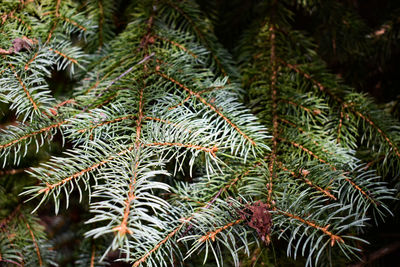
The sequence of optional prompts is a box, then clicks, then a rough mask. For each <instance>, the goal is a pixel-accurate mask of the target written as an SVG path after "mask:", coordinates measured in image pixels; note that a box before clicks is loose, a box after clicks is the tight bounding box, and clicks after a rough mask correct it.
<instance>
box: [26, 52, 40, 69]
mask: <svg viewBox="0 0 400 267" xmlns="http://www.w3.org/2000/svg"><path fill="white" fill-rule="evenodd" d="M37 56H38V53H35V54H34V55H33V57H32V58H31V59H30V60H29V61H28V62H27V63H26V64H25V70H28V69H29V65H30V64H31V63H32V62H33V61H34V60H35V58H36V57H37Z"/></svg>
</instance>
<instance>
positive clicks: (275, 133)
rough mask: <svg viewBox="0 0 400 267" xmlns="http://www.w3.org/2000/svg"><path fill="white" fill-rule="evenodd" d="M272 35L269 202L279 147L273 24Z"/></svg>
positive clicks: (268, 200)
mask: <svg viewBox="0 0 400 267" xmlns="http://www.w3.org/2000/svg"><path fill="white" fill-rule="evenodd" d="M269 31H270V33H271V36H270V47H271V51H270V53H271V68H272V74H271V88H270V90H271V100H272V127H273V131H272V136H273V137H272V151H271V162H270V165H269V172H270V178H269V184H268V186H267V187H268V197H267V202H268V203H271V201H272V199H271V198H272V190H273V188H272V186H273V184H272V182H273V181H274V180H276V178H277V177H276V172H275V161H276V153H277V149H278V140H277V138H278V114H277V108H278V105H277V94H278V92H277V88H276V82H277V72H278V71H277V65H276V55H275V27H274V26H273V25H271V27H270V29H269Z"/></svg>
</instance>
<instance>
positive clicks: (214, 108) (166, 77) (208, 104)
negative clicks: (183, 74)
mask: <svg viewBox="0 0 400 267" xmlns="http://www.w3.org/2000/svg"><path fill="white" fill-rule="evenodd" d="M156 73H157V74H158V75H160V76H161V77H163V78H165V79H167V80H169V81H171V82H173V83H174V84H176V85H178V86H179V87H181V88H182V89H184V90H185V91H186V92H188V93H189V95H193V96H195V97H196V98H197V99H198V100H200V102H202V103H203V104H204V105H206V106H208V107H209V108H210V109H211V110H213V111H214V112H215V113H217V114H218V115H219V116H220V117H221V118H222V119H223V120H225V121H226V122H227V123H228V124H229V125H231V126H232V127H233V128H234V129H235V130H236V131H237V132H238V133H239V134H240V135H242V136H243V137H244V138H245V139H247V140H248V141H249V142H250V143H251V144H252V145H253V146H256V143H255V142H254V141H253V140H252V139H251V138H250V137H249V136H247V135H246V134H245V133H244V132H243V131H242V130H240V129H239V127H238V126H236V125H235V124H233V123H232V122H231V121H230V120H229V119H228V118H227V117H226V116H225V115H224V114H222V113H221V111H219V110H218V109H217V108H216V107H215V106H213V105H211V104H210V103H208V102H207V101H206V100H205V99H204V98H203V97H201V96H200V94H199V93H196V92H193V91H192V90H191V89H189V88H188V87H187V86H185V85H183V84H182V83H180V82H179V81H177V80H175V79H174V78H171V77H169V76H168V75H166V74H164V73H161V72H158V71H157V72H156Z"/></svg>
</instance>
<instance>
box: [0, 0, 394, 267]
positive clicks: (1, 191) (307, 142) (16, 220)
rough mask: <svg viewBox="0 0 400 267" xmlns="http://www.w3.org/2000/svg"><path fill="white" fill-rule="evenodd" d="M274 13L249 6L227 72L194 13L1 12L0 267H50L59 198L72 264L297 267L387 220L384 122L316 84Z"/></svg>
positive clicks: (389, 132) (204, 22) (317, 71)
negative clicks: (268, 249)
mask: <svg viewBox="0 0 400 267" xmlns="http://www.w3.org/2000/svg"><path fill="white" fill-rule="evenodd" d="M290 4H292V3H291V1H287V3H286V2H285V1H267V2H266V3H261V4H260V5H259V6H257V8H258V9H259V10H260V13H262V14H263V16H262V18H260V19H256V20H254V23H253V24H252V25H251V27H250V28H249V30H247V31H246V33H245V34H244V36H243V38H242V39H241V41H240V44H239V45H238V47H237V48H236V50H235V53H236V59H237V60H236V61H235V60H234V59H233V58H232V56H231V55H230V54H229V53H228V52H227V51H226V50H225V49H224V48H223V46H222V45H221V44H220V43H219V42H218V39H217V38H216V36H215V35H214V33H213V25H212V21H215V20H216V18H215V16H216V14H212V15H211V16H210V17H211V19H209V18H207V17H206V16H205V15H204V14H203V13H202V12H201V11H200V7H199V6H198V5H197V4H196V3H195V2H194V1H169V0H160V1H150V0H146V1H129V4H126V3H123V4H122V1H121V2H119V1H117V2H116V3H115V5H113V4H112V3H111V1H104V0H103V1H102V0H97V1H91V0H90V1H83V2H82V3H80V2H79V1H72V0H57V1H46V0H42V1H29V0H26V1H21V2H18V3H15V2H13V1H10V2H4V4H2V5H1V7H0V8H1V10H0V12H1V13H2V16H1V18H2V20H1V28H0V31H1V33H2V34H1V37H0V48H1V50H0V52H1V61H0V66H1V74H0V75H1V76H0V100H1V102H2V103H3V104H2V107H4V111H2V114H0V116H3V117H4V118H8V117H13V118H15V121H13V122H11V123H9V124H8V125H6V126H5V127H4V129H3V130H2V132H1V135H0V157H1V162H2V168H3V169H2V170H1V171H0V175H2V176H4V177H1V178H0V179H2V180H0V182H1V183H0V207H1V210H0V231H1V232H0V263H1V264H4V265H5V266H14V265H17V266H23V265H26V266H57V264H58V263H57V259H58V258H59V257H60V255H59V251H57V249H56V248H57V245H56V243H57V237H54V236H53V237H52V236H51V234H50V233H46V229H45V227H43V225H42V224H43V222H41V221H43V217H44V216H43V215H40V214H43V213H49V208H53V209H54V213H55V214H59V213H66V214H68V211H69V209H70V206H71V205H74V203H75V202H76V199H78V200H79V202H80V203H81V206H82V210H83V211H84V212H83V214H82V218H83V220H82V221H81V222H80V224H79V231H76V233H74V234H75V235H78V236H79V237H80V238H82V240H81V241H80V243H79V246H77V248H76V250H75V251H74V253H76V255H77V256H76V257H75V259H76V261H75V265H76V266H107V265H108V264H109V263H110V262H112V258H113V257H114V256H113V255H117V258H118V260H119V261H124V262H126V263H129V264H130V265H131V266H175V265H179V266H180V265H183V264H184V263H189V264H194V265H196V264H201V263H206V264H211V265H212V266H215V265H218V266H222V265H223V264H226V265H232V266H239V264H245V262H246V261H245V260H242V257H243V254H246V255H247V256H250V255H256V256H257V253H259V251H260V250H259V249H258V248H257V247H265V246H274V244H275V243H278V242H281V240H284V242H285V246H286V247H287V249H286V253H287V255H288V256H290V257H293V258H295V259H296V258H298V257H300V256H302V257H304V259H305V262H304V263H305V265H307V266H314V265H327V264H331V259H332V257H338V256H337V255H340V256H341V257H343V256H346V257H348V258H349V259H350V260H351V259H354V258H357V257H358V255H359V251H360V249H359V248H358V247H359V245H360V244H361V243H363V242H364V243H365V242H367V240H364V239H362V238H361V237H360V234H361V233H362V232H363V231H364V229H365V228H366V226H368V225H369V224H377V223H379V222H381V221H382V220H383V219H384V218H385V216H387V215H390V214H391V211H390V209H389V208H388V206H387V203H388V201H389V200H392V199H393V198H394V196H395V191H394V190H391V189H389V188H388V187H387V184H386V182H384V181H383V180H382V178H381V177H380V175H381V176H395V175H396V174H398V173H399V172H400V164H399V163H400V133H399V130H400V125H399V123H398V122H397V121H396V120H395V119H393V118H390V116H388V115H387V114H386V113H385V112H384V111H382V110H380V109H379V108H378V107H377V106H376V105H375V104H374V103H373V101H372V99H371V98H369V97H368V96H366V95H363V94H360V93H357V92H355V90H353V89H352V88H350V87H348V86H346V85H344V84H343V82H341V81H340V80H339V79H338V78H337V77H336V76H334V75H333V74H330V73H329V72H328V71H327V69H326V67H325V64H324V63H323V61H322V60H321V58H320V57H319V56H318V55H317V53H316V47H315V45H314V44H313V40H312V39H311V38H309V37H307V36H306V35H305V34H303V33H302V32H300V31H297V30H294V29H293V28H292V26H291V23H290V22H291V14H292V13H291V11H290V10H289V9H288V6H290ZM117 5H120V6H121V5H124V8H125V9H126V12H125V14H124V18H126V19H127V20H128V22H127V24H126V27H124V28H123V30H122V31H121V32H120V33H118V34H117V30H116V26H115V23H114V21H113V19H114V17H113V16H114V14H115V13H116V11H117V9H116V6H117ZM315 5H317V4H315V3H309V2H307V1H306V2H304V3H303V2H301V3H298V4H296V6H300V7H302V8H305V10H311V11H312V10H313V9H315ZM317 6H318V5H317ZM311 11H310V12H311ZM235 62H237V63H238V64H236V63H235ZM237 65H238V66H239V68H237ZM60 72H64V73H66V74H67V75H68V77H69V79H70V80H72V81H74V82H73V88H72V89H71V91H70V92H67V93H65V94H64V95H62V96H55V95H54V94H53V93H52V91H54V88H52V83H51V82H50V81H51V77H52V75H54V73H60ZM242 88H243V89H242ZM245 95H246V99H248V104H249V105H248V106H249V108H247V107H246V106H245V105H244V104H243V102H244V96H245ZM10 114H11V115H10ZM52 140H56V142H54V141H52ZM57 143H59V144H61V146H62V147H57V145H56V144H57ZM32 159H34V160H32ZM22 173H27V174H29V176H28V175H23V174H22ZM18 176H20V177H21V180H18ZM39 215H40V216H39ZM47 228H48V227H47ZM47 230H48V229H47ZM47 232H48V231H47ZM115 253H116V254H115ZM268 257H269V258H272V255H268ZM251 264H254V262H253V263H251Z"/></svg>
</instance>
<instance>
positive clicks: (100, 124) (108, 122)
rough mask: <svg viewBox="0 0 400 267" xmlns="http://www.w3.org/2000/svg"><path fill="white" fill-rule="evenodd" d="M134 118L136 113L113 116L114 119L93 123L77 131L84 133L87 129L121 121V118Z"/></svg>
mask: <svg viewBox="0 0 400 267" xmlns="http://www.w3.org/2000/svg"><path fill="white" fill-rule="evenodd" d="M135 118H136V115H128V116H123V117H118V118H115V119H113V120H110V121H104V122H101V123H98V124H95V125H93V126H90V127H88V128H84V129H79V130H78V132H79V133H85V132H87V131H91V130H93V129H95V128H97V127H101V126H103V125H107V124H112V123H115V122H119V121H123V120H129V119H135Z"/></svg>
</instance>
